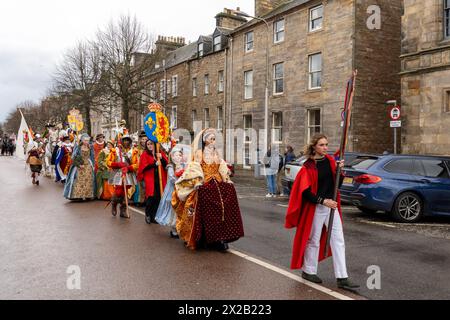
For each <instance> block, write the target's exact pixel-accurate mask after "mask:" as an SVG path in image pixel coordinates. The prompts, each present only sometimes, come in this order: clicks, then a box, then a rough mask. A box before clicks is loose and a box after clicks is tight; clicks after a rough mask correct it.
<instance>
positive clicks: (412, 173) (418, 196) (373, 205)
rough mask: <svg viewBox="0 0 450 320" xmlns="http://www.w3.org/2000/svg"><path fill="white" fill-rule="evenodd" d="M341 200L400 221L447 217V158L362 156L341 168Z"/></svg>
mask: <svg viewBox="0 0 450 320" xmlns="http://www.w3.org/2000/svg"><path fill="white" fill-rule="evenodd" d="M344 174H345V178H344V183H343V185H342V187H341V197H342V201H343V202H346V203H351V204H353V205H356V206H357V207H358V208H359V209H360V210H361V211H363V212H367V213H375V212H377V211H386V212H390V213H391V214H392V215H393V217H394V218H395V219H396V220H398V221H400V222H417V221H419V220H420V219H421V218H422V217H423V216H424V215H425V216H450V157H437V156H414V155H382V156H363V157H358V158H357V159H355V160H354V161H353V162H352V163H351V164H350V167H346V168H345V169H344Z"/></svg>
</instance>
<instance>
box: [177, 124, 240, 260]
mask: <svg viewBox="0 0 450 320" xmlns="http://www.w3.org/2000/svg"><path fill="white" fill-rule="evenodd" d="M216 134H217V132H216V130H215V129H211V128H210V129H205V130H203V131H202V132H201V133H200V134H198V135H197V137H196V138H195V140H194V142H193V144H192V155H191V161H190V162H189V163H188V165H187V167H186V170H185V171H184V173H183V174H182V175H181V177H180V178H179V179H178V180H177V182H176V183H175V190H176V192H174V193H173V199H172V205H173V207H174V209H175V211H176V213H177V231H178V234H179V235H180V238H181V239H182V240H183V241H184V242H185V244H186V246H187V247H188V248H190V249H193V250H194V249H196V248H198V247H199V246H200V247H201V246H208V247H211V248H214V249H216V250H219V251H221V252H225V251H227V250H228V243H230V242H233V241H236V240H238V239H239V238H241V237H243V236H244V227H243V224H242V217H241V212H240V209H239V203H238V199H237V194H236V189H235V188H234V185H233V183H232V181H231V180H230V172H229V169H228V166H227V164H226V162H225V160H224V159H222V158H221V156H220V154H219V152H218V149H217V148H216Z"/></svg>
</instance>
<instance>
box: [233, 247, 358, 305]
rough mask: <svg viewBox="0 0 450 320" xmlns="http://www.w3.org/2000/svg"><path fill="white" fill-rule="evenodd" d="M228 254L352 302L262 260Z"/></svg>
mask: <svg viewBox="0 0 450 320" xmlns="http://www.w3.org/2000/svg"><path fill="white" fill-rule="evenodd" d="M229 252H230V253H232V254H234V255H237V256H239V257H241V258H243V259H246V260H248V261H251V262H253V263H256V264H258V265H260V266H262V267H264V268H266V269H269V270H271V271H274V272H276V273H279V274H281V275H283V276H285V277H288V278H290V279H292V280H295V281H297V282H300V283H302V284H304V285H306V286H308V287H311V288H313V289H315V290H317V291H320V292H323V293H325V294H328V295H330V296H332V297H334V298H336V299H339V300H354V299H353V298H350V297H348V296H346V295H343V294H341V293H339V292H336V291H333V290H331V289H328V288H325V287H323V286H320V285H318V284H316V283H313V282H309V281H306V280H305V279H303V278H301V277H300V276H298V275H296V274H293V273H291V272H289V271H286V270H283V269H281V268H279V267H276V266H274V265H271V264H269V263H267V262H264V261H262V260H259V259H257V258H254V257H251V256H249V255H247V254H245V253H242V252H239V251H237V250H234V249H230V250H229Z"/></svg>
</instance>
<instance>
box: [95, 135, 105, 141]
mask: <svg viewBox="0 0 450 320" xmlns="http://www.w3.org/2000/svg"><path fill="white" fill-rule="evenodd" d="M100 138H105V135H104V134H103V133H99V134H98V135H96V136H95V140H98V139H100Z"/></svg>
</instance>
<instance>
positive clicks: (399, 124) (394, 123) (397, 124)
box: [391, 121, 402, 128]
mask: <svg viewBox="0 0 450 320" xmlns="http://www.w3.org/2000/svg"><path fill="white" fill-rule="evenodd" d="M401 127H402V122H401V121H391V128H401Z"/></svg>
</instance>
